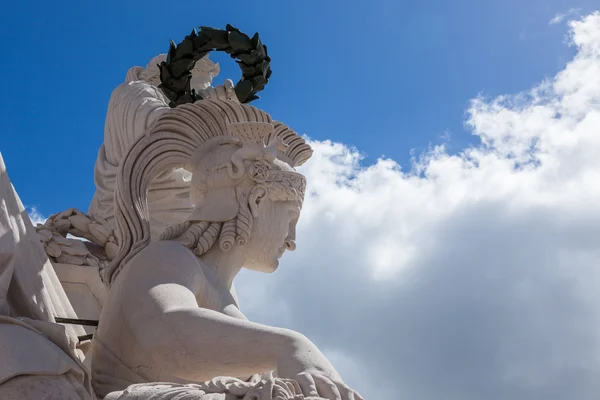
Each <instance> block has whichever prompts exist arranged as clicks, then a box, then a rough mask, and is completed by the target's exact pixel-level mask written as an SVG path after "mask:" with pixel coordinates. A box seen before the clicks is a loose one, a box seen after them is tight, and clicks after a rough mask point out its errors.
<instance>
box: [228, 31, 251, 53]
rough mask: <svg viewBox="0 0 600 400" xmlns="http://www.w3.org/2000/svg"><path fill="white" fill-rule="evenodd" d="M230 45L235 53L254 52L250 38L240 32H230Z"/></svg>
mask: <svg viewBox="0 0 600 400" xmlns="http://www.w3.org/2000/svg"><path fill="white" fill-rule="evenodd" d="M229 45H230V46H231V51H232V52H233V53H241V52H249V51H251V50H252V41H251V40H250V38H249V37H248V36H247V35H245V34H243V33H241V32H238V31H232V32H229Z"/></svg>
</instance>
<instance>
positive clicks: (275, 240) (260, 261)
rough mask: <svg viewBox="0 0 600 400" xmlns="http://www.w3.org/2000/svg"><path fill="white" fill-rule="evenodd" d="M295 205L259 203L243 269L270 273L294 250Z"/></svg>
mask: <svg viewBox="0 0 600 400" xmlns="http://www.w3.org/2000/svg"><path fill="white" fill-rule="evenodd" d="M300 209H301V206H300V203H299V202H297V201H272V200H271V199H269V198H265V199H262V200H261V201H260V203H259V204H258V207H257V215H256V217H255V218H254V222H253V224H252V233H251V235H250V238H249V240H248V243H246V245H245V247H246V251H245V260H244V267H245V268H248V269H251V270H253V271H260V272H273V271H275V270H276V269H277V267H278V266H279V258H281V256H282V255H283V253H284V252H285V251H286V250H288V251H294V250H295V249H296V242H295V240H296V223H297V222H298V218H299V217H300Z"/></svg>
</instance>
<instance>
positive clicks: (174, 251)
mask: <svg viewBox="0 0 600 400" xmlns="http://www.w3.org/2000/svg"><path fill="white" fill-rule="evenodd" d="M123 273H124V275H125V276H124V277H123V278H124V281H126V283H125V285H126V286H128V287H131V286H133V287H137V288H143V287H147V286H155V285H158V284H162V283H165V282H171V283H177V284H181V285H183V286H185V287H188V288H189V289H190V290H193V289H194V288H195V287H197V286H198V284H199V281H200V280H202V279H204V277H203V273H202V267H201V265H200V263H199V260H198V258H197V257H196V256H195V255H194V253H193V252H192V251H191V250H190V249H188V248H187V247H185V246H183V245H182V244H181V243H179V242H176V241H172V240H159V241H156V242H153V243H151V244H150V245H148V247H146V248H145V249H144V250H142V251H140V253H139V254H137V255H136V256H135V257H133V258H132V259H131V261H129V264H128V265H127V267H126V268H124V271H123Z"/></svg>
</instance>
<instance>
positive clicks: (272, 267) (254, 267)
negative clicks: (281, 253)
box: [244, 259, 279, 274]
mask: <svg viewBox="0 0 600 400" xmlns="http://www.w3.org/2000/svg"><path fill="white" fill-rule="evenodd" d="M277 267H279V260H277V259H274V260H272V261H271V262H249V263H247V264H246V265H244V268H246V269H249V270H250V271H256V272H264V273H266V274H270V273H272V272H275V271H276V270H277Z"/></svg>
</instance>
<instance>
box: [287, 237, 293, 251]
mask: <svg viewBox="0 0 600 400" xmlns="http://www.w3.org/2000/svg"><path fill="white" fill-rule="evenodd" d="M285 248H286V249H287V250H288V251H294V250H296V241H295V240H294V239H292V238H289V237H288V238H287V239H285Z"/></svg>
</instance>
